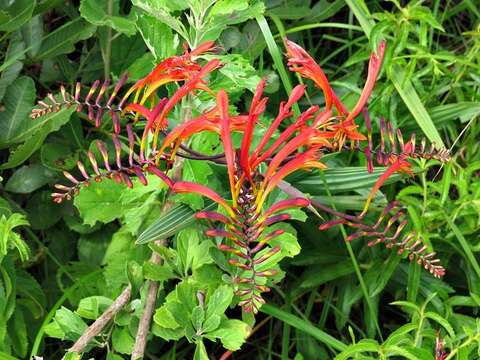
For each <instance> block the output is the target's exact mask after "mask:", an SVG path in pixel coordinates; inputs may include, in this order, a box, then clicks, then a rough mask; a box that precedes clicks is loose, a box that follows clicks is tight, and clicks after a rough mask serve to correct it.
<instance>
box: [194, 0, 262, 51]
mask: <svg viewBox="0 0 480 360" xmlns="http://www.w3.org/2000/svg"><path fill="white" fill-rule="evenodd" d="M264 10H265V6H264V4H263V2H262V1H255V0H253V1H246V0H219V1H216V2H215V4H214V5H213V6H212V8H211V10H210V12H209V14H208V19H207V21H206V24H205V25H204V26H203V28H204V29H205V30H204V32H203V33H202V37H201V40H200V42H204V41H207V40H212V41H215V40H217V39H218V37H219V36H220V34H221V33H222V31H223V30H225V29H226V28H227V26H229V25H234V24H239V23H242V22H245V21H247V20H248V19H253V18H255V17H256V16H260V15H262V14H263V12H264Z"/></svg>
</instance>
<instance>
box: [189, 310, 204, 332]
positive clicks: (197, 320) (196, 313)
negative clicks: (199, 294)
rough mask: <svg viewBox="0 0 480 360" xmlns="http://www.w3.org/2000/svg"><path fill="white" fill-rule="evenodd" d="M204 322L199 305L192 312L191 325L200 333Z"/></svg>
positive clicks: (202, 311) (202, 312)
mask: <svg viewBox="0 0 480 360" xmlns="http://www.w3.org/2000/svg"><path fill="white" fill-rule="evenodd" d="M204 321H205V310H204V308H203V307H202V306H201V305H197V306H195V307H194V308H193V311H192V325H193V328H194V329H195V330H197V332H198V331H200V332H201V331H202V325H203V322H204Z"/></svg>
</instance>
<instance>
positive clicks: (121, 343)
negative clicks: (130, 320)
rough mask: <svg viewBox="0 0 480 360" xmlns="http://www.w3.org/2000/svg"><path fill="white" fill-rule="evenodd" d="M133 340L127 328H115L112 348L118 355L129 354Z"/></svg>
mask: <svg viewBox="0 0 480 360" xmlns="http://www.w3.org/2000/svg"><path fill="white" fill-rule="evenodd" d="M133 344H134V339H133V337H132V336H131V335H130V333H129V332H128V327H124V328H115V329H114V330H113V333H112V346H113V349H114V350H115V351H116V352H119V353H120V354H131V353H132V349H133Z"/></svg>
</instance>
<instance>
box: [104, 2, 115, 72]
mask: <svg viewBox="0 0 480 360" xmlns="http://www.w3.org/2000/svg"><path fill="white" fill-rule="evenodd" d="M107 14H108V16H111V15H112V14H113V0H108V2H107ZM111 57H112V28H111V27H110V26H109V27H108V28H107V43H106V44H105V57H104V61H105V67H104V77H105V79H108V78H109V76H110V61H111Z"/></svg>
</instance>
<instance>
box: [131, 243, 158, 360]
mask: <svg viewBox="0 0 480 360" xmlns="http://www.w3.org/2000/svg"><path fill="white" fill-rule="evenodd" d="M155 244H156V245H159V246H162V245H164V244H165V241H164V240H160V241H156V242H155ZM150 262H151V263H152V264H156V265H161V264H162V258H161V257H160V256H159V255H158V254H157V253H156V252H154V253H153V254H152V257H151V259H150ZM147 285H148V291H147V296H146V298H145V307H144V309H143V313H142V317H141V319H140V322H139V324H138V331H137V335H136V337H135V344H134V346H133V350H132V357H131V359H132V360H135V359H142V358H143V354H144V353H145V347H146V346H147V336H148V330H149V329H150V321H151V319H152V315H153V311H154V310H155V301H156V300H157V292H158V288H159V285H160V283H159V282H158V281H151V280H149V281H148V282H147Z"/></svg>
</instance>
